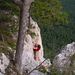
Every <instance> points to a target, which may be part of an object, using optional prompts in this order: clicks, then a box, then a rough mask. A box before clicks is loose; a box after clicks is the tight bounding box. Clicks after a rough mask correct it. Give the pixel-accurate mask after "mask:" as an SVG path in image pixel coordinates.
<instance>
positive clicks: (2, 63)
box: [0, 53, 10, 75]
mask: <svg viewBox="0 0 75 75" xmlns="http://www.w3.org/2000/svg"><path fill="white" fill-rule="evenodd" d="M9 62H10V61H9V59H8V58H7V57H6V56H5V55H4V54H3V53H0V75H4V74H5V69H6V68H7V66H8V65H9Z"/></svg>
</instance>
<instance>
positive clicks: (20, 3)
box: [12, 0, 22, 7]
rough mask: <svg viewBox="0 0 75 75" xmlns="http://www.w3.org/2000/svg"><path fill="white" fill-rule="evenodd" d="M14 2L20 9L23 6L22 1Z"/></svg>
mask: <svg viewBox="0 0 75 75" xmlns="http://www.w3.org/2000/svg"><path fill="white" fill-rule="evenodd" d="M12 2H13V3H14V4H16V5H18V6H19V7H21V6H22V1H20V0H12Z"/></svg>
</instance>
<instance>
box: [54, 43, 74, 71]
mask: <svg viewBox="0 0 75 75" xmlns="http://www.w3.org/2000/svg"><path fill="white" fill-rule="evenodd" d="M74 54H75V42H73V43H71V44H68V45H67V46H66V47H65V48H63V50H62V51H61V53H60V54H58V55H57V56H56V57H55V58H54V60H53V65H54V66H56V67H59V68H60V71H63V69H64V68H69V67H70V64H71V60H70V58H71V56H72V55H74Z"/></svg>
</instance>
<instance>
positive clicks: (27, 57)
mask: <svg viewBox="0 0 75 75" xmlns="http://www.w3.org/2000/svg"><path fill="white" fill-rule="evenodd" d="M30 22H31V24H32V26H35V28H34V29H30V30H31V32H35V34H36V36H34V38H32V37H31V35H30V34H27V35H26V36H25V41H24V50H23V54H22V69H24V70H28V71H29V72H30V71H31V70H32V69H34V68H35V67H36V66H37V65H39V64H40V63H41V62H42V61H43V60H44V59H45V58H44V57H43V46H42V39H41V35H40V28H39V27H38V25H37V23H36V22H34V21H33V20H32V19H31V21H30ZM36 42H38V43H39V44H40V45H41V49H40V50H39V51H38V52H37V59H36V60H34V51H33V45H34V43H36ZM43 64H44V65H45V66H46V67H49V66H51V63H50V60H49V59H48V60H46V61H45V62H44V63H43ZM35 72H36V71H35ZM33 73H34V72H32V75H35V74H33ZM36 75H39V74H38V73H36ZM41 75H42V73H41Z"/></svg>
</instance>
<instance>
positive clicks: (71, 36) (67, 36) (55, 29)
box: [38, 0, 75, 61]
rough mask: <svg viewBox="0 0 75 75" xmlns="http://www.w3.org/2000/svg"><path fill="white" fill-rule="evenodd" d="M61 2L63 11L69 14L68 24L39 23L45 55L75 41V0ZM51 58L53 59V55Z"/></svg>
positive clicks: (62, 0)
mask: <svg viewBox="0 0 75 75" xmlns="http://www.w3.org/2000/svg"><path fill="white" fill-rule="evenodd" d="M61 2H62V6H63V9H62V10H61V11H63V12H64V11H65V12H66V13H67V14H68V22H69V23H68V24H63V25H62V24H60V25H55V24H53V26H49V25H47V26H46V25H42V24H39V23H38V24H39V27H40V29H41V35H42V42H43V47H44V53H45V54H44V56H45V57H47V56H48V55H50V54H52V53H54V51H55V50H58V51H59V50H61V49H62V48H63V47H64V46H66V45H67V44H69V43H72V42H74V41H75V12H74V11H75V4H74V3H75V0H61ZM47 22H49V21H47ZM50 59H51V61H52V59H53V57H51V58H50Z"/></svg>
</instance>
